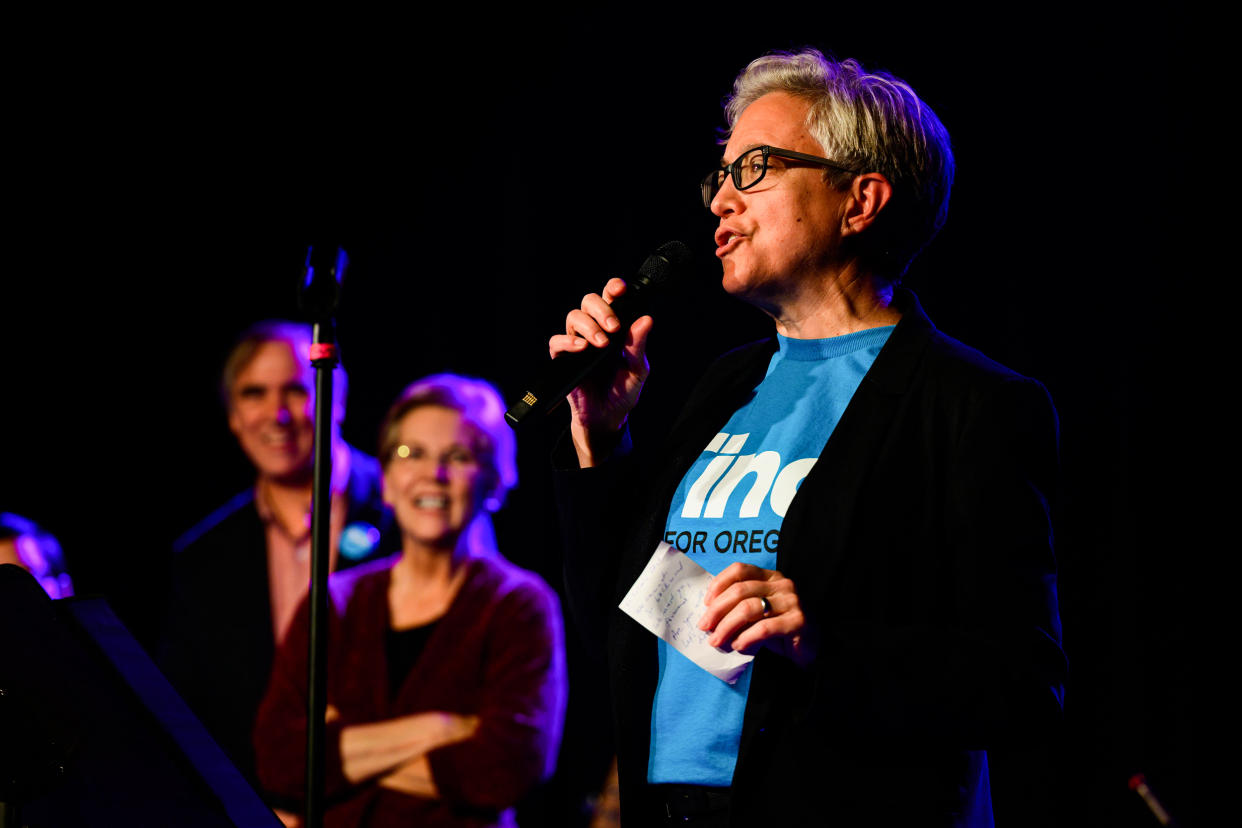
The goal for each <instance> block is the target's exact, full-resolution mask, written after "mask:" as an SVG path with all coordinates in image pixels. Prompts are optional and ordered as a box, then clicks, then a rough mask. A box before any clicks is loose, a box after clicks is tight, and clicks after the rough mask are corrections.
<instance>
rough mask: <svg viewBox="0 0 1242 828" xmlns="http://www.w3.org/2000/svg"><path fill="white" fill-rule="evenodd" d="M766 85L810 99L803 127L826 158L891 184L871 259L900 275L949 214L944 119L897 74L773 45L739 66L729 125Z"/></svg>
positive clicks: (949, 153) (949, 156) (842, 179)
mask: <svg viewBox="0 0 1242 828" xmlns="http://www.w3.org/2000/svg"><path fill="white" fill-rule="evenodd" d="M770 92H784V93H786V94H789V95H793V96H795V97H798V98H801V99H803V100H805V101H807V102H809V103H810V105H811V108H810V111H809V112H808V113H807V127H808V128H809V129H810V131H811V134H812V135H813V136H815V139H816V140H817V141H819V143H820V146H821V147H822V148H823V152H824V155H825V156H826V157H828V158H830V159H832V160H833V161H836V162H838V163H840V164H842V165H843V166H846V167H849V168H851V169H853V170H856V171H858V172H860V173H863V172H878V173H880V174H882V175H883V176H884V177H885V178H887V179H888V180H889V182H890V183H891V184H892V185H893V197H892V200H891V201H890V202H889V204H888V206H887V207H886V209H885V210H884V211H883V212H882V213H881V217H880V219H879V220H877V222H876V224H875V228H874V229H875V231H876V232H874V233H873V234H871V235H872V238H871V241H872V242H874V243H875V244H874V245H873V246H872V249H873V250H874V252H875V253H876V254H877V261H876V262H875V264H876V265H877V266H878V267H879V268H880V269H881V271H882V272H884V273H885V275H887V276H888V277H889V278H892V279H894V280H896V279H899V278H900V277H901V275H902V274H903V273H905V271H906V268H907V267H909V265H910V261H911V260H912V259H914V257H915V256H916V255H918V253H919V251H920V250H922V249H923V248H924V247H925V246H926V245H927V243H928V242H930V241H931V240H932V238H933V237H934V236H935V235H936V233H937V232H939V231H940V228H941V227H943V226H944V222H945V219H946V218H947V217H948V212H949V191H950V190H951V189H952V187H953V150H952V148H951V147H950V146H949V133H948V130H946V129H945V127H944V124H942V123H941V122H940V119H939V118H937V117H936V113H934V112H932V110H931V107H929V106H928V105H927V104H926V103H924V102H923V101H922V100H920V99H919V97H918V95H916V94H915V93H914V90H913V89H911V88H910V85H909V84H908V83H906V82H905V81H903V80H901V79H900V78H896V77H894V76H892V75H890V74H888V73H886V72H866V71H865V70H864V69H863V68H862V66H861V65H859V63H858V62H857V61H855V60H843V61H837V60H833V59H832V58H828V57H825V56H824V55H823V53H821V52H820V51H818V50H817V49H805V50H803V51H801V52H796V53H794V52H773V53H771V54H768V55H765V56H763V57H761V58H759V59H757V60H754V61H752V62H751V64H750V65H749V66H747V67H746V68H745V69H743V70H742V72H741V74H739V75H738V76H737V79H736V80H735V81H734V82H733V93H732V94H731V95H730V96H729V98H728V99H727V100H726V102H725V117H726V119H727V121H728V124H729V130H732V128H733V126H734V124H736V123H737V119H738V118H739V117H741V115H742V112H743V110H745V109H746V107H748V106H750V105H751V104H752V103H754V102H755V101H756V100H758V99H759V98H761V97H762V96H764V95H766V94H768V93H770ZM726 135H727V133H726ZM827 175H828V176H829V179H830V180H832V181H833V185H834V186H836V187H841V188H843V187H845V186H847V185H848V183H849V181H850V180H852V176H851V175H849V174H848V173H839V172H837V171H832V170H829V171H828V173H827ZM885 213H887V214H888V215H885Z"/></svg>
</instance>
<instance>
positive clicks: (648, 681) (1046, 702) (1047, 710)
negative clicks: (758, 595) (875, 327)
mask: <svg viewBox="0 0 1242 828" xmlns="http://www.w3.org/2000/svg"><path fill="white" fill-rule="evenodd" d="M898 307H899V308H901V309H902V310H903V313H904V315H903V318H902V320H901V322H900V323H899V324H898V325H897V327H896V329H895V330H894V331H893V333H892V335H891V336H890V338H889V341H888V342H887V343H886V345H885V346H884V348H883V349H882V351H881V352H880V354H879V356H878V357H877V358H876V360H875V363H874V364H873V365H872V367H871V369H870V370H869V371H868V373H867V375H866V377H865V378H864V379H863V381H862V383H861V385H860V386H859V388H858V390H857V392H856V393H855V394H854V397H853V399H852V400H851V401H850V403H849V406H848V407H847V409H846V411H845V413H844V415H843V416H842V418H841V420H840V422H839V424H838V425H837V427H836V429H835V430H834V432H833V434H832V436H831V438H830V439H829V441H828V443H827V445H826V446H825V448H824V450H823V452H822V454H821V455H820V458H819V461H818V462H817V463H816V464H815V466H814V467H813V468H812V470H811V472H810V473H809V474H808V475H807V477H806V478H805V479H804V480H803V481H802V484H801V487H800V488H799V490H798V493H797V495H796V496H795V497H794V499H793V502H792V503H791V504H790V506H789V509H788V512H787V513H786V516H785V520H784V523H783V525H782V527H781V540H780V546H779V549H778V552H777V568H778V569H779V570H780V571H781V572H782V573H783V574H784V575H785V576H787V577H789V578H791V579H792V580H793V582H794V584H795V587H796V591H797V593H798V595H799V597H800V601H801V604H802V606H803V609H804V612H805V614H806V616H807V620H808V625H809V629H810V630H811V631H813V637H817V638H818V643H817V649H816V652H817V653H818V655H817V658H816V659H815V662H814V664H813V665H812V666H811V667H809V668H807V669H803V668H799V667H797V666H796V665H794V664H793V663H792V662H790V661H789V660H787V659H786V658H784V657H783V656H781V655H778V654H776V653H774V652H772V651H769V650H766V649H765V650H760V652H759V654H758V655H757V657H756V659H755V662H754V665H753V669H754V673H753V677H752V681H751V686H750V694H749V697H748V700H747V705H746V714H745V719H744V723H743V729H742V735H741V742H740V746H739V751H738V761H737V766H736V769H735V772H734V777H733V787H732V791H733V808H732V818H731V821H732V823H733V824H734V825H739V826H741V825H819V824H839V825H876V824H880V825H890V824H907V825H919V826H932V825H956V824H969V822H970V807H971V801H972V797H973V795H974V793H975V791H974V790H973V789H974V788H977V787H978V785H979V784H980V783H982V784H984V785H986V772H984V773H983V774H982V775H981V773H980V768H981V762H980V760H981V758H982V756H983V754H982V751H983V750H984V749H986V748H987V747H989V746H994V745H999V744H1004V743H1006V742H1008V741H1009V740H1013V739H1020V738H1022V736H1023V734H1029V733H1032V732H1039V731H1040V730H1041V729H1042V728H1044V727H1045V726H1047V725H1048V724H1050V723H1054V722H1056V721H1057V720H1058V719H1059V716H1060V709H1061V697H1062V685H1063V681H1064V677H1065V670H1066V665H1065V658H1064V655H1063V653H1062V651H1061V648H1060V638H1061V636H1060V621H1059V617H1058V612H1057V600H1056V575H1055V572H1056V564H1055V560H1054V556H1053V549H1052V528H1051V523H1050V517H1049V512H1050V504H1049V497H1050V496H1051V493H1052V491H1053V489H1054V487H1055V485H1056V475H1057V440H1058V437H1057V419H1056V412H1055V410H1054V409H1053V407H1052V404H1051V401H1050V399H1049V397H1048V395H1047V392H1046V391H1045V390H1044V388H1043V387H1042V386H1041V385H1040V384H1039V383H1037V382H1035V381H1034V380H1030V379H1027V378H1025V377H1022V376H1019V375H1018V374H1015V373H1013V372H1012V371H1010V370H1008V369H1006V368H1004V367H1003V366H1001V365H998V364H997V363H995V362H993V361H991V360H989V359H987V358H986V357H984V356H983V355H982V354H980V353H978V352H977V351H974V350H972V349H970V348H967V347H966V346H964V345H962V344H961V343H959V342H957V341H955V340H953V339H950V338H949V337H947V336H945V335H944V334H942V333H940V332H939V331H938V330H936V328H935V327H934V326H933V325H932V324H931V322H930V321H929V320H928V318H927V317H926V315H925V314H924V313H923V311H922V308H921V307H920V306H919V304H918V302H917V300H916V299H915V298H914V296H913V295H912V294H910V293H908V292H905V291H899V296H898ZM775 347H776V343H775V341H774V340H773V341H768V342H763V343H757V344H755V345H752V346H747V347H745V348H742V349H739V350H737V351H734V352H732V353H730V354H727V355H726V356H725V357H723V358H722V359H720V360H719V361H717V362H716V363H715V364H714V365H713V366H712V367H711V368H710V369H709V370H708V371H707V373H706V374H705V376H704V377H703V379H702V381H701V382H700V383H699V385H698V386H697V387H696V388H695V390H694V391H693V392H692V393H691V394H690V396H689V398H688V400H687V403H686V405H685V408H684V409H683V411H682V413H681V415H680V417H679V419H678V420H677V422H676V423H675V424H674V426H673V428H672V430H671V432H670V435H669V437H668V439H667V441H666V442H665V444H664V447H663V449H662V450H660V451H658V452H656V453H654V454H640V453H638V452H633V453H629V454H625V455H624V456H623V457H622V458H621V459H619V460H616V461H614V462H610V463H607V464H605V465H603V466H601V467H598V468H593V469H585V470H578V469H574V470H570V471H562V472H558V487H557V492H558V500H559V506H560V509H561V514H562V521H561V523H562V529H563V532H564V535H565V542H566V547H567V549H566V561H565V569H566V578H567V582H568V592H569V603H570V605H571V608H572V609H573V611H574V613H575V615H576V617H577V621H578V625H579V627H580V628H582V629H585V630H595V631H599V632H601V633H603V634H605V635H603V636H602V637H601V639H600V640H599V641H598V642H596V643H597V646H598V647H600V648H602V649H603V650H604V651H606V654H607V658H608V662H609V668H610V673H611V684H612V694H613V707H614V717H615V726H616V731H617V742H618V758H619V767H620V781H621V807H622V819H623V821H624V823H625V824H626V825H627V826H642V825H646V824H651V814H652V813H653V809H654V808H655V806H654V805H653V804H652V802H651V799H650V789H649V788H648V786H647V785H646V773H647V760H648V751H649V745H650V729H651V708H652V699H653V697H654V692H655V685H656V676H657V659H656V647H655V641H654V639H653V638H652V636H651V634H650V633H649V632H647V631H646V630H645V629H643V628H642V627H640V626H639V625H638V624H637V623H636V622H635V621H633V620H632V619H630V618H629V617H628V616H626V615H624V614H623V613H622V612H621V611H620V610H619V609H617V604H618V602H619V601H620V599H621V597H622V596H623V595H624V593H625V591H626V590H627V589H628V588H629V586H630V585H631V584H632V583H633V582H634V580H635V579H636V578H637V576H638V574H639V572H640V571H641V570H642V568H643V566H644V564H645V563H646V561H647V559H648V558H649V557H650V555H651V553H652V552H653V551H654V549H655V547H656V545H657V544H658V542H659V541H660V540H661V535H662V532H663V530H664V526H665V522H666V519H667V512H668V507H669V504H670V502H671V501H672V497H673V493H674V490H675V489H676V487H677V485H678V483H679V482H680V481H681V479H682V477H683V476H684V475H685V473H686V471H687V470H688V469H689V468H690V466H691V464H692V463H693V462H694V461H695V460H696V459H697V458H698V457H699V455H700V454H701V452H702V451H703V448H704V446H706V445H707V444H708V442H709V440H710V439H711V438H712V437H713V436H715V435H716V433H717V432H719V431H720V430H721V429H722V428H723V427H724V425H725V423H726V422H727V420H728V418H729V416H730V415H731V414H732V413H733V412H734V411H735V410H736V409H737V408H739V407H740V406H741V405H743V404H744V403H745V402H746V401H747V400H748V399H749V398H750V396H751V393H752V391H753V389H754V388H755V387H756V386H757V385H758V383H759V381H760V380H761V379H762V378H763V376H764V372H765V370H766V368H767V365H768V362H769V358H770V356H771V354H772V352H773V350H774V349H775ZM563 448H564V446H562V449H563ZM565 459H566V458H565V457H564V455H563V453H562V456H561V457H559V458H558V463H560V464H562V465H567V464H566V463H564V460H565ZM575 465H576V464H575ZM685 703H686V704H687V705H691V704H694V703H695V702H694V700H693V699H686V700H685ZM985 801H986V800H985Z"/></svg>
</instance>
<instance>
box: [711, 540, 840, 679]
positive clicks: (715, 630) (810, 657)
mask: <svg viewBox="0 0 1242 828" xmlns="http://www.w3.org/2000/svg"><path fill="white" fill-rule="evenodd" d="M704 603H706V604H707V609H706V610H705V611H704V612H703V617H702V619H700V621H699V629H700V630H704V631H705V632H708V633H710V635H709V636H708V642H709V643H710V644H711V645H712V646H713V647H719V648H722V649H733V650H737V651H739V652H743V653H747V654H750V655H753V654H754V653H755V652H756V651H758V649H759V648H760V647H761V646H763V647H767V648H769V649H772V650H775V651H776V652H778V653H781V654H782V655H784V656H786V657H787V658H789V659H791V660H793V661H794V662H795V663H797V664H799V665H801V666H803V667H805V666H807V665H809V664H810V663H811V662H812V661H814V660H815V653H814V652H813V650H814V647H813V646H812V645H811V642H810V640H809V639H810V636H808V635H807V633H808V630H807V624H806V616H805V615H804V614H803V612H802V603H801V601H799V600H798V592H797V589H796V588H795V587H794V582H793V581H791V580H789V579H788V578H786V577H785V576H784V575H782V574H781V573H780V572H777V571H776V570H774V569H760V568H759V567H757V566H753V565H751V564H744V563H735V564H730V565H729V566H728V568H726V569H725V570H724V571H723V572H721V573H720V574H719V575H717V576H716V577H715V578H713V579H712V582H711V585H710V586H708V588H707V595H706V596H705V597H704Z"/></svg>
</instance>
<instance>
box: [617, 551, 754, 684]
mask: <svg viewBox="0 0 1242 828" xmlns="http://www.w3.org/2000/svg"><path fill="white" fill-rule="evenodd" d="M711 580H712V574H711V573H710V572H708V571H707V570H706V569H704V568H703V567H701V566H699V565H698V564H697V563H695V562H694V561H693V560H692V559H691V558H689V557H688V556H686V555H684V554H682V553H681V552H678V551H677V549H675V548H674V547H672V546H669V545H668V544H667V543H661V544H660V545H659V546H657V547H656V551H655V554H654V555H652V556H651V560H650V561H648V562H647V566H646V567H645V568H644V569H643V572H642V574H641V575H639V576H638V580H637V581H635V582H634V585H633V586H632V587H630V591H629V592H627V593H626V594H625V598H623V599H622V600H621V611H622V612H624V613H625V614H626V615H628V616H630V617H631V618H633V619H634V620H635V621H637V622H638V623H640V624H642V625H643V626H644V627H646V628H647V629H649V630H651V631H652V632H653V633H655V634H656V635H658V636H659V637H660V638H662V639H664V640H665V641H667V642H668V643H669V645H671V646H672V647H673V648H675V649H676V650H677V651H678V652H680V653H681V654H682V655H684V656H685V657H686V658H688V659H690V660H691V661H693V662H694V663H695V664H697V665H699V666H700V667H702V668H703V669H704V670H706V671H707V672H709V673H711V674H712V675H713V676H715V677H716V678H718V679H720V680H722V681H726V682H728V683H729V684H733V683H734V682H736V681H737V680H738V678H740V677H741V675H742V671H743V670H745V669H746V665H747V664H749V663H750V662H751V660H752V659H753V658H754V656H748V655H742V654H741V653H738V652H734V651H733V650H721V649H717V648H716V647H713V646H712V645H710V644H708V643H707V633H705V632H703V631H702V630H700V629H699V619H700V618H702V617H703V611H704V609H706V607H705V605H704V604H703V596H704V595H706V594H707V585H708V584H710V583H711Z"/></svg>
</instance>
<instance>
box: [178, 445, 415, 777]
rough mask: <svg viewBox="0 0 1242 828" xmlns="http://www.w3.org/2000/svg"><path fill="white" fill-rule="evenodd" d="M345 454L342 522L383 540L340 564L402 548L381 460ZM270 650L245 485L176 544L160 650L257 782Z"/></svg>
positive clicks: (253, 514) (262, 560) (260, 536)
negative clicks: (258, 732) (258, 731)
mask: <svg viewBox="0 0 1242 828" xmlns="http://www.w3.org/2000/svg"><path fill="white" fill-rule="evenodd" d="M349 459H350V466H349V481H348V483H347V484H346V496H347V498H348V504H347V510H346V517H345V525H346V526H350V525H352V524H362V525H365V526H369V527H372V528H376V529H378V530H379V531H380V540H379V542H378V543H377V544H376V545H375V546H374V548H372V549H371V550H370V551H369V552H368V553H367V554H365V556H363V557H361V558H351V557H350V556H347V555H344V554H342V555H338V557H337V568H338V569H345V568H347V567H350V566H354V565H356V564H358V563H362V562H363V561H369V560H375V559H377V558H380V557H383V556H384V555H385V554H388V553H390V552H391V551H392V550H393V549H395V548H397V547H399V545H400V539H399V536H398V533H397V532H396V529H395V526H394V524H393V520H392V515H391V514H390V513H389V512H388V510H387V509H386V508H385V506H384V504H383V500H382V498H381V496H380V470H379V464H378V463H377V462H376V460H375V458H373V457H369V456H367V455H365V454H363V453H362V452H359V451H357V450H355V449H353V448H352V447H351V448H350V458H349ZM275 649H276V645H275V641H274V640H273V635H272V606H271V589H270V587H269V584H268V578H267V535H266V529H265V528H264V526H263V521H262V519H260V517H259V513H258V510H257V509H256V508H255V504H254V489H253V488H251V489H247V490H245V491H244V492H241V493H240V494H238V495H236V496H235V497H233V498H232V499H231V500H229V502H228V503H226V504H224V505H223V506H222V507H220V508H219V509H217V510H216V511H215V512H213V513H212V514H211V515H209V516H208V517H207V518H205V519H204V520H203V521H202V522H201V523H199V524H198V525H197V526H195V527H194V528H193V529H191V530H190V531H189V532H187V533H186V534H185V535H183V536H182V537H181V538H179V539H178V540H177V542H176V544H175V545H174V547H173V559H172V575H171V580H170V583H169V595H168V601H167V607H166V610H165V613H164V621H163V626H162V629H161V631H160V641H159V651H158V654H157V655H158V660H159V664H160V668H161V669H162V670H163V671H164V673H165V675H166V676H167V677H168V679H169V681H171V682H172V684H173V686H174V687H176V688H177V691H178V692H179V693H180V694H181V697H182V698H183V699H185V701H186V703H187V704H188V705H189V706H190V708H191V709H192V710H193V711H194V712H195V714H196V715H197V716H198V718H199V719H200V720H201V721H202V723H203V726H204V727H206V728H207V731H208V732H209V733H211V735H212V737H214V738H215V740H216V742H217V743H219V745H220V747H221V748H223V749H224V752H225V753H227V754H228V756H229V758H230V759H232V760H233V763H234V764H236V765H237V768H238V770H240V771H241V772H242V773H243V774H245V776H246V778H247V779H249V780H250V781H251V783H252V784H255V785H256V787H257V776H256V774H255V769H254V747H253V746H252V744H251V739H250V736H251V730H252V729H253V727H254V720H255V715H256V713H257V712H258V710H259V703H260V702H261V701H262V700H263V693H264V691H265V690H266V689H267V679H268V675H269V674H270V673H271V670H272V660H273V658H274V656H275Z"/></svg>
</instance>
